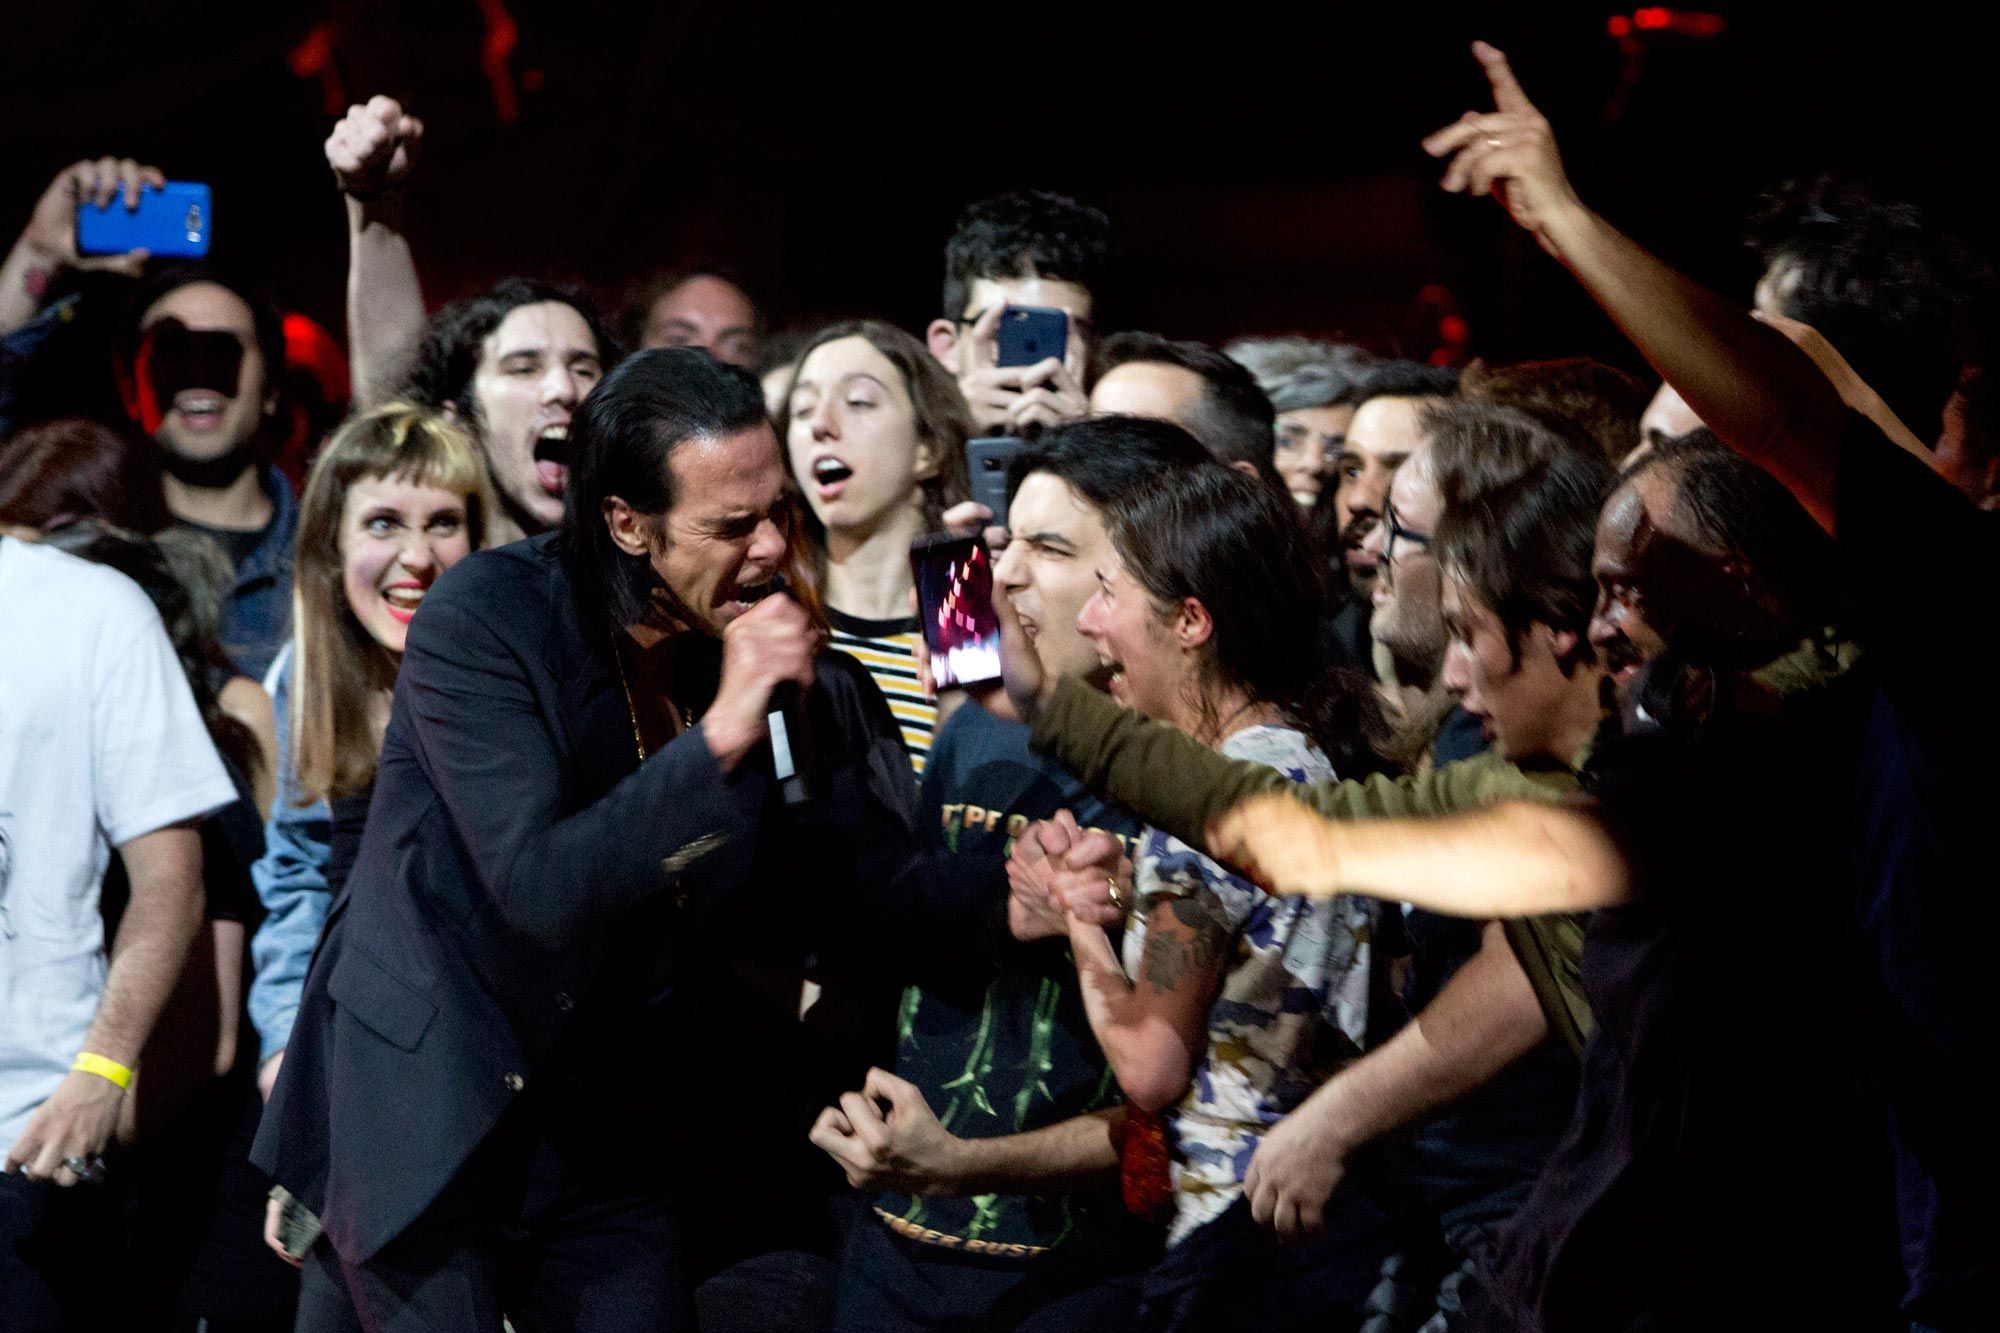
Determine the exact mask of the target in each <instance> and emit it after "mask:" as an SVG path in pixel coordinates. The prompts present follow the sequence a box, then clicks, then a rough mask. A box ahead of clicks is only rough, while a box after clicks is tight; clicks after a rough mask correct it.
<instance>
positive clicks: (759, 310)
mask: <svg viewBox="0 0 2000 1333" xmlns="http://www.w3.org/2000/svg"><path fill="white" fill-rule="evenodd" d="M696 278H714V279H715V280H716V281H717V282H726V283H728V284H729V285H730V286H731V287H734V288H735V289H736V290H737V291H739V292H741V293H742V294H743V299H744V300H746V301H748V302H749V303H750V310H751V333H752V334H754V335H755V336H756V337H757V338H759V339H762V338H763V336H764V323H765V320H764V305H763V302H761V301H759V300H758V299H757V297H756V294H755V293H753V292H752V291H751V290H750V284H749V283H747V282H745V281H744V280H743V278H742V275H741V274H739V273H738V272H737V271H736V269H735V268H734V267H733V266H732V265H729V264H723V263H717V262H714V261H710V260H703V261H701V262H700V263H696V264H689V265H687V266H685V267H676V268H657V269H654V270H652V271H651V272H650V273H648V274H646V275H645V276H644V277H642V278H640V279H639V280H638V281H637V282H635V283H633V284H632V285H631V286H630V287H628V288H627V289H626V294H625V304H624V307H623V308H622V309H621V310H620V311H619V316H618V332H619V335H620V336H621V337H622V338H623V339H624V342H625V345H626V346H627V347H637V346H638V345H639V344H640V343H642V342H644V341H645V340H646V319H647V317H648V316H649V315H651V314H652V313H653V307H654V306H656V305H658V304H659V303H660V298H661V297H663V296H665V295H666V294H667V293H668V292H671V291H673V290H674V289H675V288H676V287H679V286H681V285H682V284H684V283H689V282H693V281H694V280H695V279H696Z"/></svg>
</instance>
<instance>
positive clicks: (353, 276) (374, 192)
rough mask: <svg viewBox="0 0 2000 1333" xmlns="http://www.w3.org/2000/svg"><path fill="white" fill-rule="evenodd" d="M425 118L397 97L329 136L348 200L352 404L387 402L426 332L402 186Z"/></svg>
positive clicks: (330, 158) (352, 117) (364, 110)
mask: <svg viewBox="0 0 2000 1333" xmlns="http://www.w3.org/2000/svg"><path fill="white" fill-rule="evenodd" d="M423 138H424V123H423V122H422V121H420V120H418V119H417V118H416V117H415V116H411V115H406V114H405V113H404V111H403V107H402V104H401V103H399V102H397V101H396V100H395V99H394V98H392V97H372V98H370V99H369V100H368V104H367V105H366V106H353V107H349V108H348V109H347V114H346V115H345V116H343V117H341V119H340V122H339V123H338V124H336V125H335V126H334V127H333V133H332V134H330V135H328V136H327V140H326V162H327V165H328V166H330V167H332V168H333V175H334V179H335V180H336V181H337V182H338V183H339V185H340V189H341V192H342V193H343V194H344V195H345V196H346V201H347V342H348V354H349V356H350V357H351V358H352V360H353V365H354V408H355V410H356V411H359V412H365V411H367V410H368V409H369V408H372V407H378V406H380V405H381V404H382V403H383V402H385V401H387V400H388V399H389V397H390V396H391V395H393V394H394V393H395V391H396V386H397V385H399V384H401V383H402V381H403V377H404V375H405V374H407V373H408V371H409V368H410V358H411V356H412V355H413V354H414V353H415V352H416V349H417V343H418V341H419V339H421V338H422V337H423V332H424V294H423V288H422V286H421V285H420V284H419V282H418V280H417V264H416V260H415V259H414V258H413V257H412V256H411V254H410V238H409V236H408V234H407V233H406V232H405V230H404V221H403V220H404V200H403V196H404V188H405V186H406V185H407V184H408V181H409V177H410V170H411V168H412V167H413V166H414V165H415V164H416V159H417V155H418V151H419V150H420V149H421V148H422V146H423Z"/></svg>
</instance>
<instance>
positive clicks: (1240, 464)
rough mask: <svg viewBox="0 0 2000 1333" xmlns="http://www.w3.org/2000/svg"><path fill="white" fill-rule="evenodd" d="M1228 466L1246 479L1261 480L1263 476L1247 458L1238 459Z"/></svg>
mask: <svg viewBox="0 0 2000 1333" xmlns="http://www.w3.org/2000/svg"><path fill="white" fill-rule="evenodd" d="M1229 466H1231V467H1233V468H1235V469H1236V470H1237V471H1238V472H1241V473H1242V474H1243V475H1244V476H1246V477H1258V478H1261V477H1262V476H1263V475H1264V474H1263V473H1261V472H1259V471H1258V470H1257V465H1256V464H1255V463H1253V462H1251V461H1250V460H1249V459H1247V458H1239V459H1237V460H1236V461H1235V462H1234V463H1231V464H1230V465H1229Z"/></svg>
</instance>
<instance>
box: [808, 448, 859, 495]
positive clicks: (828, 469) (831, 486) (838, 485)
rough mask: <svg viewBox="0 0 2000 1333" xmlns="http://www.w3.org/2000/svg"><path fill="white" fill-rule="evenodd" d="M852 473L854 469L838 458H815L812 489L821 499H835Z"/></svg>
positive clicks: (845, 486) (844, 487) (845, 487)
mask: <svg viewBox="0 0 2000 1333" xmlns="http://www.w3.org/2000/svg"><path fill="white" fill-rule="evenodd" d="M853 475H854V469H853V468H851V467H849V466H848V465H847V464H845V463H843V462H841V461H840V460H839V459H838V458H820V459H816V460H815V461H814V462H813V466H812V479H813V489H814V490H815V491H817V492H818V493H819V498H820V499H821V500H837V499H839V498H840V494H841V492H842V491H845V490H846V489H847V480H848V478H850V477H852V476H853Z"/></svg>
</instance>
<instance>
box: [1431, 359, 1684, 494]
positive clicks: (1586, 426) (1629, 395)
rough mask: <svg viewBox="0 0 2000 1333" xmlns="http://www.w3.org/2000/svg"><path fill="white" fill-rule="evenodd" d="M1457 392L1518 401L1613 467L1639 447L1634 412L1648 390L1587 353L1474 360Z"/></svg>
mask: <svg viewBox="0 0 2000 1333" xmlns="http://www.w3.org/2000/svg"><path fill="white" fill-rule="evenodd" d="M1458 395H1459V397H1461V398H1464V399H1467V400H1470V401H1474V402H1488V403H1501V404H1504V405H1506V406H1508V407H1518V408H1520V409H1521V410H1522V411H1524V412H1531V413H1533V414H1534V415H1536V416H1538V417H1541V418H1543V419H1545V420H1550V421H1552V422H1553V423H1554V424H1558V425H1560V426H1561V427H1562V428H1563V429H1565V430H1568V431H1572V432H1576V433H1580V434H1582V435H1584V436H1587V437H1589V439H1590V440H1591V442H1592V443H1593V444H1595V445H1596V447H1597V450H1598V452H1599V453H1601V454H1603V455H1604V457H1605V460H1606V461H1607V462H1609V463H1611V464H1612V465H1613V466H1614V467H1615V466H1616V465H1617V464H1618V463H1619V462H1620V460H1622V459H1623V458H1624V457H1625V456H1626V455H1627V454H1629V453H1631V452H1632V451H1633V450H1634V449H1637V448H1638V447H1639V418H1640V417H1641V416H1643V415H1645V411H1646V403H1647V401H1648V400H1649V399H1650V398H1651V396H1652V395H1651V394H1650V393H1649V392H1648V391H1647V390H1646V387H1645V386H1644V385H1642V384H1641V383H1639V381H1638V380H1636V379H1634V378H1633V377H1632V376H1630V375H1627V374H1626V373H1625V372H1624V371H1622V370H1619V369H1618V368H1617V367H1615V366H1607V365H1605V364H1604V363H1603V362H1602V361H1593V360H1591V359H1590V358H1589V357H1587V356H1569V357H1561V358H1559V359H1557V360H1554V361H1523V362H1520V363H1519V364H1517V365H1512V366H1489V365H1487V364H1486V363H1484V362H1482V361H1475V362H1474V363H1473V364H1471V365H1470V366H1467V367H1466V368H1465V372H1464V373H1463V374H1462V375H1460V376H1459V379H1458Z"/></svg>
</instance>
